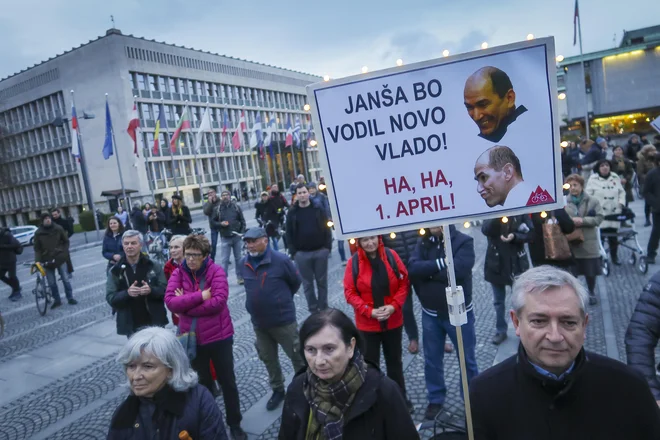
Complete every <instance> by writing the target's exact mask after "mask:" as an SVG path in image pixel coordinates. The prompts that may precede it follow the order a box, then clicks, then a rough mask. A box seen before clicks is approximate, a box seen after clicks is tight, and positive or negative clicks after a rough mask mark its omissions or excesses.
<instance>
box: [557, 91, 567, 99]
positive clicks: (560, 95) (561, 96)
mask: <svg viewBox="0 0 660 440" xmlns="http://www.w3.org/2000/svg"><path fill="white" fill-rule="evenodd" d="M557 98H559V99H560V100H562V101H563V100H564V99H566V93H564V92H561V93H560V94H559V95H557Z"/></svg>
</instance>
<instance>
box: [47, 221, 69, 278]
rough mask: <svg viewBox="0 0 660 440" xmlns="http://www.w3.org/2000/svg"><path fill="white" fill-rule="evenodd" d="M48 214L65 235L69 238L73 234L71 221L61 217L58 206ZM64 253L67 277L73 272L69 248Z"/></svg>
mask: <svg viewBox="0 0 660 440" xmlns="http://www.w3.org/2000/svg"><path fill="white" fill-rule="evenodd" d="M50 216H51V217H52V218H53V223H55V224H56V225H59V226H60V227H61V228H62V229H64V230H65V231H66V235H68V237H69V238H71V236H72V235H73V221H72V220H70V219H68V218H64V217H62V213H61V212H60V209H59V208H55V209H53V210H52V211H51V212H50ZM66 255H67V257H66V271H67V273H68V274H69V277H71V276H72V274H73V263H72V262H71V253H69V249H67V254H66Z"/></svg>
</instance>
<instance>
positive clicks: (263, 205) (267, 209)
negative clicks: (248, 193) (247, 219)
mask: <svg viewBox="0 0 660 440" xmlns="http://www.w3.org/2000/svg"><path fill="white" fill-rule="evenodd" d="M254 208H255V213H254V218H255V219H256V220H257V223H259V225H260V226H262V227H263V226H266V225H267V224H268V223H269V222H270V224H271V228H270V229H273V230H277V229H278V228H279V226H280V222H281V220H282V218H283V215H282V212H281V211H278V210H277V208H276V207H275V203H274V202H273V199H268V200H266V201H265V202H257V203H255V204H254Z"/></svg>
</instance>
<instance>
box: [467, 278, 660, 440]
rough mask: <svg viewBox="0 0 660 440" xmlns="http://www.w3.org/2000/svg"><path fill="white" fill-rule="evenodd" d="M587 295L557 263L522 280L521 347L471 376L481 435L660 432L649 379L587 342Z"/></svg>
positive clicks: (493, 438)
mask: <svg viewBox="0 0 660 440" xmlns="http://www.w3.org/2000/svg"><path fill="white" fill-rule="evenodd" d="M588 301H589V296H588V293H587V291H586V289H585V288H584V287H583V286H582V284H581V283H580V282H579V281H578V280H577V279H576V278H575V277H574V276H573V275H571V274H570V273H568V272H566V271H563V270H561V269H558V268H555V267H551V266H540V267H536V268H534V269H530V270H528V271H527V272H525V273H524V274H522V275H521V276H520V277H519V278H518V279H517V280H516V282H515V284H514V286H513V295H512V299H511V305H512V308H513V310H511V312H510V314H511V320H512V321H513V324H514V326H515V328H516V334H517V335H518V336H520V341H521V343H520V346H519V348H518V354H516V355H514V356H512V357H510V358H509V359H507V360H505V361H504V362H502V363H500V364H498V365H496V366H494V367H492V368H490V369H488V370H486V371H485V372H483V373H482V374H481V375H479V376H477V377H476V378H475V379H474V380H473V381H472V383H471V384H470V401H471V403H472V419H473V426H474V437H475V438H476V439H479V440H501V439H506V440H529V439H534V440H555V439H562V440H564V439H567V440H568V439H570V440H572V439H599V440H601V439H602V440H610V439H611V440H623V439H626V440H632V439H634V440H657V439H659V438H660V410H659V409H658V406H657V404H656V402H655V399H654V398H653V395H652V394H651V391H650V390H649V386H648V384H647V383H646V381H645V380H644V379H643V378H642V377H641V376H640V375H639V374H638V373H637V372H635V371H634V370H633V369H631V368H630V367H628V366H626V365H625V364H622V363H621V362H619V361H617V360H614V359H610V358H608V357H605V356H601V355H598V354H596V353H591V352H587V351H585V350H584V347H583V345H584V338H585V334H586V330H587V324H588V322H589V315H588V314H587V313H586V307H587V303H588ZM608 384H613V386H608ZM512 414H515V422H513V421H512V419H511V416H512Z"/></svg>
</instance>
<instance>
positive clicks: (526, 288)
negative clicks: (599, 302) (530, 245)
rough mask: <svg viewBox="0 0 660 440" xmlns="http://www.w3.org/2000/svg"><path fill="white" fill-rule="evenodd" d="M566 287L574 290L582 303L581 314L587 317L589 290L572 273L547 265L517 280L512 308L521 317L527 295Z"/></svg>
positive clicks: (525, 273) (513, 291) (512, 295)
mask: <svg viewBox="0 0 660 440" xmlns="http://www.w3.org/2000/svg"><path fill="white" fill-rule="evenodd" d="M564 286H567V287H570V288H571V289H573V291H574V292H575V295H576V296H577V298H578V302H579V303H580V312H581V313H582V316H585V315H586V313H587V302H588V301H589V293H588V292H587V289H585V288H584V286H583V285H582V284H581V283H580V282H579V281H578V280H577V278H575V277H574V276H573V275H571V274H570V273H568V272H566V271H564V270H561V269H557V268H556V267H552V266H547V265H546V266H539V267H535V268H533V269H529V270H528V271H527V272H524V273H523V274H522V275H520V276H519V277H518V278H516V280H515V282H514V283H513V288H512V294H511V306H512V307H513V310H514V311H515V312H516V314H518V315H519V314H520V312H521V311H522V309H523V307H524V306H525V295H527V294H539V293H543V292H546V291H548V290H551V289H559V288H562V287H564Z"/></svg>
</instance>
